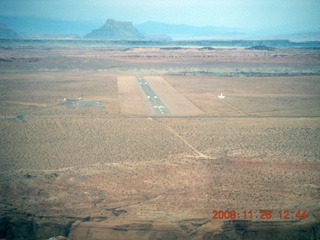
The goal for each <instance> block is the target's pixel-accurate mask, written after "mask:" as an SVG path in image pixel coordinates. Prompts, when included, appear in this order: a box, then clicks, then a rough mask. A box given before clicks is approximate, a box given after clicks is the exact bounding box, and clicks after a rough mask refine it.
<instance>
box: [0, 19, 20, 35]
mask: <svg viewBox="0 0 320 240" xmlns="http://www.w3.org/2000/svg"><path fill="white" fill-rule="evenodd" d="M18 37H20V36H19V34H17V33H16V32H15V31H13V30H12V29H11V28H9V27H8V26H7V25H6V24H4V23H0V39H1V38H18Z"/></svg>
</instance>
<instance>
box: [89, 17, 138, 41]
mask: <svg viewBox="0 0 320 240" xmlns="http://www.w3.org/2000/svg"><path fill="white" fill-rule="evenodd" d="M84 38H88V39H106V40H138V39H142V38H143V36H142V34H141V33H140V32H139V31H138V30H137V29H135V28H134V27H133V24H132V22H120V21H116V20H113V19H108V20H107V22H106V23H105V24H104V25H103V26H102V27H101V28H99V29H96V30H93V31H92V32H91V33H89V34H87V35H85V36H84Z"/></svg>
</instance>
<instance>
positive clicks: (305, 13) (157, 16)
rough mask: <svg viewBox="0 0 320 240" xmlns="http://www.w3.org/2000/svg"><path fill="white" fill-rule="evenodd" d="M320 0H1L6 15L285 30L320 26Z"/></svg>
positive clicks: (318, 27)
mask: <svg viewBox="0 0 320 240" xmlns="http://www.w3.org/2000/svg"><path fill="white" fill-rule="evenodd" d="M319 12H320V1H319V0H280V1H279V0H215V1H213V0H185V1H181V0H117V1H114V0H90V1H89V0H76V1H75V0H54V1H51V0H14V1H8V0H0V16H11V17H38V18H39V17H40V18H49V19H57V20H70V21H86V22H91V23H93V22H94V23H96V24H97V27H99V26H101V25H102V24H103V23H104V22H105V21H106V19H108V18H112V19H117V20H119V21H131V22H133V23H134V24H141V23H144V22H147V21H157V22H165V23H171V24H188V25H193V26H216V27H228V28H238V29H245V30H251V31H252V30H255V31H258V30H259V31H263V30H266V31H267V30H268V31H270V30H272V31H279V32H280V31H281V32H294V31H296V32H297V31H299V32H302V31H304V32H308V31H313V32H316V31H320V18H319Z"/></svg>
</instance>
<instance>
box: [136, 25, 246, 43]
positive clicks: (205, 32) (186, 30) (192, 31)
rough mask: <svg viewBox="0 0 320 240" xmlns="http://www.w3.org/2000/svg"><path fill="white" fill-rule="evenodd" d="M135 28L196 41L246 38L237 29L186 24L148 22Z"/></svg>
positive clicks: (151, 33)
mask: <svg viewBox="0 0 320 240" xmlns="http://www.w3.org/2000/svg"><path fill="white" fill-rule="evenodd" d="M135 27H136V28H137V29H138V30H139V31H140V32H141V33H143V34H147V35H149V34H150V35H157V34H164V35H168V36H170V37H172V38H174V39H185V38H188V39H196V38H201V39H204V38H208V39H210V38H213V37H214V38H219V37H225V38H234V37H237V38H239V37H240V38H241V36H245V34H244V33H243V32H241V31H240V30H238V29H235V28H225V27H214V26H205V27H195V26H190V25H185V24H167V23H161V22H152V21H149V22H146V23H143V24H137V25H135Z"/></svg>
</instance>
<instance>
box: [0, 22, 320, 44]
mask: <svg viewBox="0 0 320 240" xmlns="http://www.w3.org/2000/svg"><path fill="white" fill-rule="evenodd" d="M0 23H4V24H6V25H7V26H8V28H9V29H11V30H13V31H15V32H16V33H17V34H19V36H20V37H24V38H72V39H74V38H82V37H83V36H85V37H86V38H87V37H88V36H90V34H93V33H95V34H96V36H97V34H99V33H98V32H99V31H100V34H101V31H102V30H103V29H102V28H103V27H102V28H100V29H98V28H99V26H102V25H103V22H102V23H101V22H96V21H65V20H57V19H43V18H32V17H23V18H22V17H6V16H0ZM133 28H135V29H136V30H138V31H139V33H136V34H138V35H139V37H137V38H135V37H133V38H132V35H131V37H130V38H131V39H140V36H143V37H144V39H147V40H171V39H173V40H184V39H187V40H197V39H199V40H206V39H210V40H212V39H213V40H214V39H215V40H232V39H244V40H246V39H249V40H251V39H289V40H292V41H319V40H320V29H319V30H316V31H315V30H313V31H310V32H287V33H286V34H281V31H270V29H269V30H268V32H266V31H260V32H252V31H251V32H249V31H245V30H243V29H236V28H226V27H215V26H205V27H197V26H190V25H184V24H167V23H161V22H152V21H149V22H145V23H142V24H136V25H133ZM93 29H96V30H93ZM113 31H115V30H113ZM130 31H131V33H133V32H132V29H131V30H130ZM130 31H129V32H130ZM120 32H121V31H120ZM120 32H118V34H120ZM104 34H105V35H106V33H104ZM123 34H124V33H122V35H123ZM120 35H121V34H120ZM120 35H119V36H120ZM138 35H136V36H138ZM123 36H124V35H123ZM98 38H99V37H98ZM107 39H110V37H109V38H108V37H107ZM120 39H123V38H122V37H121V38H120Z"/></svg>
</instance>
